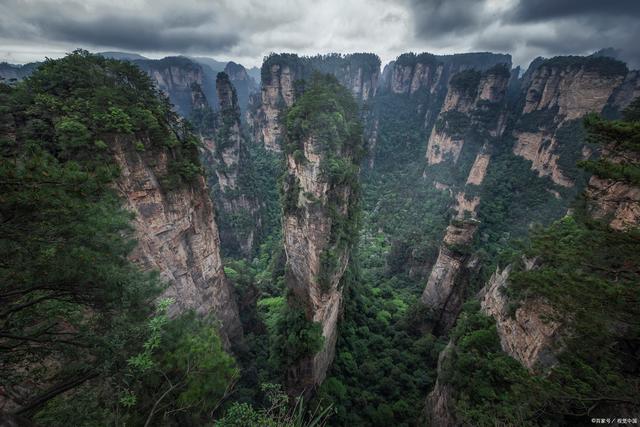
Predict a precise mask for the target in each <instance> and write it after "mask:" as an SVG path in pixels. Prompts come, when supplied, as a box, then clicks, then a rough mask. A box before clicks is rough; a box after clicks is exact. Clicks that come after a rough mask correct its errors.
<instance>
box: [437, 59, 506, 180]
mask: <svg viewBox="0 0 640 427" xmlns="http://www.w3.org/2000/svg"><path fill="white" fill-rule="evenodd" d="M508 84H509V75H508V73H506V74H505V72H504V70H498V69H496V68H492V69H490V70H488V71H486V72H484V73H482V74H481V76H480V80H479V82H478V84H477V86H475V87H462V88H461V87H457V86H452V85H449V88H448V90H447V95H446V97H445V100H444V103H443V105H442V109H441V111H440V114H439V115H438V120H437V121H436V125H435V126H434V127H433V128H432V130H431V135H430V136H429V141H428V143H427V154H426V158H427V164H428V165H435V164H438V163H442V162H445V161H450V162H451V163H453V164H456V163H457V162H458V158H459V157H460V153H461V151H462V148H463V146H464V144H465V142H466V141H467V140H468V139H469V138H470V137H469V136H468V135H467V132H466V131H461V130H460V129H459V128H460V126H461V125H460V124H459V123H458V122H459V121H460V120H462V119H461V118H460V117H461V116H464V117H466V119H467V120H468V122H469V124H468V125H467V126H468V128H471V129H476V130H482V131H486V132H487V135H486V136H485V138H496V137H499V136H500V135H502V132H503V131H504V126H505V123H506V105H505V95H506V92H507V86H508ZM493 110H496V113H495V114H494V117H493V118H492V120H491V122H490V123H486V121H485V120H483V121H482V122H480V121H479V120H478V118H477V117H480V116H484V115H485V114H486V111H493ZM452 120H453V122H452ZM476 137H477V136H476ZM474 139H475V138H474ZM467 142H469V143H471V142H473V141H467ZM483 143H484V142H483ZM486 159H488V157H487V158H486ZM483 161H484V160H483ZM479 166H481V164H480V165H479ZM485 169H486V166H485Z"/></svg>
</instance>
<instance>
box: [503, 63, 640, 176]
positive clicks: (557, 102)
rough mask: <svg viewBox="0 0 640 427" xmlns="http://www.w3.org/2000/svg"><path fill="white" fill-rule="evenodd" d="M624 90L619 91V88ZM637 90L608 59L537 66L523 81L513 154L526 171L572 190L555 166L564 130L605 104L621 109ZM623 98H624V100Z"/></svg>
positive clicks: (634, 81)
mask: <svg viewBox="0 0 640 427" xmlns="http://www.w3.org/2000/svg"><path fill="white" fill-rule="evenodd" d="M623 84H624V85H627V86H629V87H627V88H625V90H623V91H620V90H618V88H619V87H621V86H622V85H623ZM631 86H637V78H634V77H633V76H627V68H626V66H625V65H624V64H623V63H621V62H618V61H615V60H613V59H610V58H594V57H586V58H582V57H556V58H552V59H549V60H536V61H534V63H533V64H532V65H531V67H530V69H529V70H528V71H527V73H526V74H525V77H524V78H523V93H522V97H523V98H524V100H523V107H522V110H521V113H520V117H519V119H518V122H517V123H516V127H515V130H514V133H513V135H514V137H515V139H516V144H515V145H514V147H513V152H514V154H516V155H518V156H520V157H523V158H525V159H527V160H530V161H531V169H532V170H535V171H537V172H538V174H539V175H540V176H548V177H549V178H550V179H551V180H552V181H553V182H554V183H555V184H558V185H560V186H563V187H572V186H573V185H574V182H573V179H572V178H571V177H570V176H567V174H566V171H563V170H562V169H561V167H560V166H559V160H560V154H559V152H560V151H562V149H563V147H562V146H563V145H565V144H567V142H565V141H561V140H560V138H559V136H558V135H559V134H560V132H562V130H563V128H564V127H565V126H570V125H571V122H572V121H576V120H577V119H580V118H581V117H583V116H584V115H585V114H587V113H589V112H596V113H600V112H602V111H603V110H604V109H605V107H607V105H608V104H611V105H615V107H616V108H620V107H621V106H623V104H624V103H625V102H627V103H628V101H630V100H627V99H626V98H628V97H629V94H630V93H632V92H633V91H632V90H628V89H629V88H630V87H631ZM623 93H624V95H623Z"/></svg>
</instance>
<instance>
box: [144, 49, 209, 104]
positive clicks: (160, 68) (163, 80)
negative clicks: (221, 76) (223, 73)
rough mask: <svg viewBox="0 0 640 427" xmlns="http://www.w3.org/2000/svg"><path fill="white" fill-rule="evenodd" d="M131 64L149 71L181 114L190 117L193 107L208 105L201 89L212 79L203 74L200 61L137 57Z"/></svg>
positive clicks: (159, 87)
mask: <svg viewBox="0 0 640 427" xmlns="http://www.w3.org/2000/svg"><path fill="white" fill-rule="evenodd" d="M134 63H135V64H136V65H137V66H139V67H140V68H141V69H142V70H144V71H145V72H146V73H147V74H149V77H151V79H152V80H153V81H154V82H155V84H156V86H157V87H158V89H160V90H161V91H162V92H163V93H164V94H165V95H167V96H168V97H169V100H170V101H171V103H172V104H173V105H174V107H175V109H176V111H177V112H178V113H179V114H180V115H182V116H183V117H190V116H191V112H192V111H193V110H194V109H196V108H202V107H206V106H208V105H209V104H208V101H207V97H206V96H205V93H204V90H203V88H204V87H205V86H209V85H213V82H211V81H209V79H208V78H207V76H205V73H204V72H203V70H202V67H201V66H200V65H199V64H197V63H195V62H193V61H191V60H189V59H187V58H183V57H167V58H164V59H162V60H158V61H155V60H139V61H134Z"/></svg>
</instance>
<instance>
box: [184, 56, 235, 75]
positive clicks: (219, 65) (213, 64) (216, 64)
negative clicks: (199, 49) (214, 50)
mask: <svg viewBox="0 0 640 427" xmlns="http://www.w3.org/2000/svg"><path fill="white" fill-rule="evenodd" d="M189 59H191V60H192V61H195V62H197V63H198V64H201V65H206V66H207V67H210V68H211V69H212V70H213V71H215V72H216V73H219V72H220V71H224V68H225V67H226V66H227V62H222V61H218V60H216V59H213V58H208V57H206V56H192V57H189Z"/></svg>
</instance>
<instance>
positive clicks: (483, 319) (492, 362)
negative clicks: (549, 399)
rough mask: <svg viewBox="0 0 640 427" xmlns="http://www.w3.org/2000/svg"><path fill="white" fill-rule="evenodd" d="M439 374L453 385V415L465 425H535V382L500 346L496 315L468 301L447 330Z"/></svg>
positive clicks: (538, 388) (538, 385) (537, 389)
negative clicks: (488, 313) (446, 345)
mask: <svg viewBox="0 0 640 427" xmlns="http://www.w3.org/2000/svg"><path fill="white" fill-rule="evenodd" d="M451 340H452V341H451V344H450V345H449V347H447V349H446V350H445V353H444V354H445V355H446V356H445V357H444V358H443V363H442V366H441V372H440V375H439V377H438V379H439V380H440V381H442V383H443V384H444V385H446V386H450V387H451V389H452V390H453V394H454V396H453V399H454V412H455V416H456V418H457V419H458V420H459V421H460V422H462V423H464V424H465V425H474V426H487V427H488V426H494V425H536V422H535V419H534V416H535V415H536V410H538V409H539V407H538V402H537V401H536V400H535V398H534V397H538V396H539V395H540V394H541V393H542V392H543V387H542V384H543V382H542V381H541V380H540V381H537V380H536V379H535V378H534V377H532V376H531V375H530V374H529V373H528V372H527V370H526V369H525V368H524V367H523V366H522V365H521V364H520V363H519V362H517V361H516V360H514V359H512V358H511V357H509V356H508V355H506V354H505V353H504V352H503V351H502V348H501V347H500V339H499V337H498V333H497V331H496V326H495V320H494V319H493V318H491V317H489V316H486V315H484V314H482V313H481V312H480V304H479V303H478V302H477V301H474V300H471V301H469V302H467V303H466V304H465V306H464V308H463V311H462V313H461V314H460V316H459V317H458V321H457V323H456V326H455V328H454V329H453V330H452V331H451Z"/></svg>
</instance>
